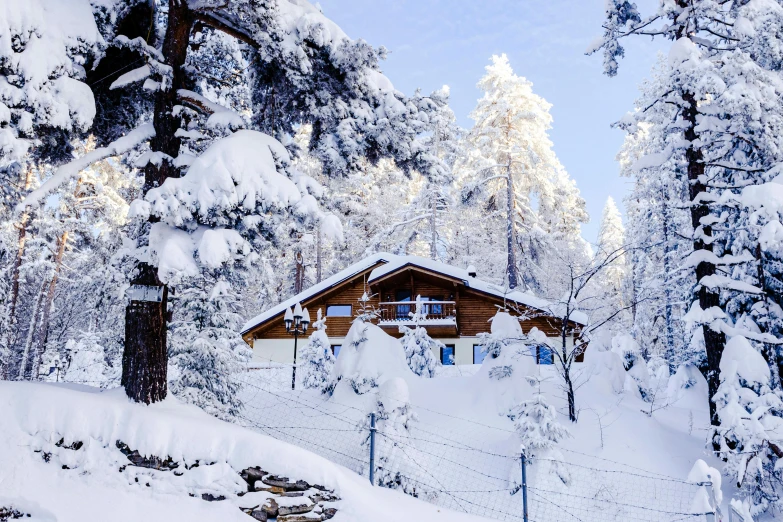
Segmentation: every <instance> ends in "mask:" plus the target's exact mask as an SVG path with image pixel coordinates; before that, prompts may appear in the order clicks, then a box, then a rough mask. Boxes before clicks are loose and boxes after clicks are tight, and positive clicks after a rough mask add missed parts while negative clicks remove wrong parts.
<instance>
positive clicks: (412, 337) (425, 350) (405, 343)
mask: <svg viewBox="0 0 783 522" xmlns="http://www.w3.org/2000/svg"><path fill="white" fill-rule="evenodd" d="M410 315H411V319H412V320H413V324H414V327H413V328H408V327H407V326H403V325H400V333H401V334H402V339H400V342H401V343H402V347H403V348H404V349H405V358H406V359H407V361H408V367H409V368H410V369H411V370H413V373H415V374H416V375H420V376H422V377H435V374H436V372H437V371H438V367H439V366H440V361H438V359H437V356H436V355H435V354H436V353H438V354H439V353H440V352H441V349H442V348H444V344H443V343H442V342H440V341H436V340H435V339H433V338H432V337H430V336H429V334H428V333H427V329H426V328H424V327H422V326H421V322H422V321H424V320H426V318H427V314H426V313H425V311H424V305H423V304H422V301H421V296H417V297H416V308H415V310H414V311H412V312H410Z"/></svg>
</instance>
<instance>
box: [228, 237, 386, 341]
mask: <svg viewBox="0 0 783 522" xmlns="http://www.w3.org/2000/svg"><path fill="white" fill-rule="evenodd" d="M396 259H397V256H396V255H394V254H388V253H386V252H379V253H377V254H373V255H371V256H368V257H365V258H364V259H362V260H361V261H359V262H357V263H354V264H352V265H351V266H349V267H348V268H345V269H343V270H340V271H339V272H337V273H336V274H334V275H333V276H331V277H328V278H326V279H324V280H323V281H321V282H320V283H317V284H315V285H313V286H311V287H310V288H308V289H307V290H304V291H303V292H300V293H298V294H296V295H295V296H293V297H291V298H289V299H286V300H285V301H283V302H282V303H280V304H279V305H277V306H273V307H272V308H270V309H269V310H267V311H265V312H263V313H261V314H259V315H257V316H255V317H253V318H252V319H250V320H249V321H247V322H246V323H245V325H244V326H243V327H242V335H244V334H245V333H247V332H248V331H249V330H252V329H253V328H255V327H256V326H258V325H259V324H261V323H264V322H266V321H268V320H269V319H271V318H273V317H274V316H276V315H278V314H281V313H283V312H285V310H286V308H289V307H292V306H294V305H295V304H296V303H301V302H302V301H307V300H308V299H310V298H311V297H314V296H316V295H318V294H320V293H321V292H323V291H324V290H328V289H329V288H332V287H333V286H336V285H338V284H340V283H342V282H343V281H345V280H346V279H350V278H351V277H353V276H355V275H356V274H360V273H362V272H364V271H365V270H368V269H370V268H372V267H373V266H375V265H377V264H378V263H389V262H392V261H394V260H396Z"/></svg>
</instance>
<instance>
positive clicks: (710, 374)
mask: <svg viewBox="0 0 783 522" xmlns="http://www.w3.org/2000/svg"><path fill="white" fill-rule="evenodd" d="M683 100H685V102H686V103H687V106H686V107H685V109H684V110H683V119H684V120H685V121H686V122H687V127H686V128H685V132H684V138H685V139H686V140H687V141H688V142H690V143H691V145H690V146H689V147H688V150H687V151H686V152H685V157H686V159H687V161H688V186H689V195H690V199H691V225H692V226H693V229H694V231H696V230H698V229H699V228H700V229H701V230H702V234H695V233H694V236H693V237H694V239H693V250H694V251H699V250H706V251H708V252H712V251H713V246H712V242H711V241H709V240H707V241H705V240H704V239H703V238H710V237H712V225H709V224H702V218H705V217H707V216H709V215H710V208H709V205H708V204H707V203H705V202H703V201H696V198H697V197H698V196H699V195H700V194H702V193H706V192H707V187H706V186H705V184H704V179H703V176H704V158H703V154H702V151H701V149H698V148H696V147H694V145H693V143H695V142H696V140H697V139H698V137H699V136H698V133H697V132H696V115H697V113H698V106H697V100H696V98H695V97H694V95H693V94H692V93H690V92H686V93H684V95H683ZM715 270H716V267H715V265H714V264H713V263H709V262H707V261H702V262H701V263H699V264H698V265H697V266H696V281H697V284H698V282H700V281H701V280H702V279H703V278H704V277H707V276H711V275H714V274H715ZM698 299H699V306H700V307H701V309H702V310H707V309H709V308H712V307H720V293H719V291H718V290H712V289H710V288H707V287H706V286H704V285H702V286H701V288H699V291H698ZM702 332H703V333H704V348H705V350H706V352H707V375H706V376H705V377H706V378H707V386H708V389H709V403H710V423H711V424H712V425H713V426H718V425H720V418H719V417H718V411H717V406H716V404H715V402H714V400H713V397H714V396H715V394H716V393H717V392H718V386H719V385H720V358H721V355H723V348H724V346H725V345H726V335H725V334H724V333H723V332H716V331H715V330H713V329H712V328H710V327H709V325H706V324H705V325H702Z"/></svg>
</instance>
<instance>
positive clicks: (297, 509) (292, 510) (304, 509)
mask: <svg viewBox="0 0 783 522" xmlns="http://www.w3.org/2000/svg"><path fill="white" fill-rule="evenodd" d="M314 507H315V504H299V505H297V506H280V507H278V508H277V515H278V516H285V515H299V514H301V513H309V512H310V511H312V510H313V508H314Z"/></svg>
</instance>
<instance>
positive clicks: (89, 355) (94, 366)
mask: <svg viewBox="0 0 783 522" xmlns="http://www.w3.org/2000/svg"><path fill="white" fill-rule="evenodd" d="M65 349H66V351H67V352H68V353H69V354H70V357H69V362H68V364H67V366H66V368H65V372H64V373H63V374H62V375H60V379H61V380H63V381H65V382H74V383H78V384H85V385H87V386H95V387H99V388H107V387H109V386H111V385H113V384H116V383H117V381H118V379H119V368H113V367H111V366H109V365H108V364H107V363H106V355H105V352H104V348H103V346H102V345H101V339H100V336H99V335H98V334H96V333H94V332H82V333H81V334H80V335H79V337H78V338H77V339H71V340H70V341H68V342H67V343H66V345H65Z"/></svg>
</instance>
